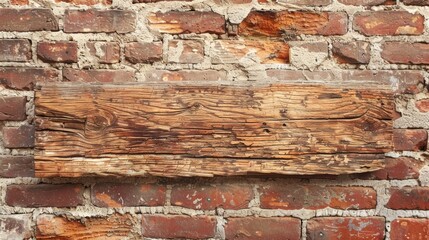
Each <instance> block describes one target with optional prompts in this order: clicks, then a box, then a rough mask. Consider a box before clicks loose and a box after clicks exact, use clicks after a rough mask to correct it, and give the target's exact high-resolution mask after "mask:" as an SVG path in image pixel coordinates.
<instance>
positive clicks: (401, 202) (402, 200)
mask: <svg viewBox="0 0 429 240" xmlns="http://www.w3.org/2000/svg"><path fill="white" fill-rule="evenodd" d="M389 192H390V199H389V202H387V204H386V207H388V208H390V209H395V210H399V209H404V210H429V201H428V199H429V187H404V188H391V189H390V190H389Z"/></svg>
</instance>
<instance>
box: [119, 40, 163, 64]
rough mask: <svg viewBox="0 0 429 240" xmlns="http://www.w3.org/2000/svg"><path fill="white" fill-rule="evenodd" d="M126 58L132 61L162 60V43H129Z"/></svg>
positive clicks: (149, 61) (126, 46) (150, 61)
mask: <svg viewBox="0 0 429 240" xmlns="http://www.w3.org/2000/svg"><path fill="white" fill-rule="evenodd" d="M125 59H127V60H128V61H129V62H131V63H153V62H157V61H160V60H162V43H161V42H155V43H138V42H133V43H127V44H126V45H125Z"/></svg>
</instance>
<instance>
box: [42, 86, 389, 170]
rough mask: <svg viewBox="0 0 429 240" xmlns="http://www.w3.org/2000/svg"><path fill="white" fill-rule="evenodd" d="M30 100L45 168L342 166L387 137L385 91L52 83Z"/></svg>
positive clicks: (367, 154)
mask: <svg viewBox="0 0 429 240" xmlns="http://www.w3.org/2000/svg"><path fill="white" fill-rule="evenodd" d="M35 102H36V153H35V161H36V174H37V175H38V176H41V177H46V176H76V177H77V176H82V175H140V176H141V175H159V176H213V175H243V174H247V173H280V174H342V173H352V172H364V171H373V170H376V169H378V168H380V167H382V165H383V159H384V157H383V153H385V152H388V151H390V150H391V146H392V143H391V141H392V139H391V138H392V111H393V97H392V94H391V93H389V92H387V91H384V90H368V89H366V90H364V89H338V88H333V87H326V86H306V85H273V86H259V87H238V86H222V87H214V86H205V87H202V86H169V87H166V86H164V87H162V86H142V85H88V84H86V85H85V84H84V85H77V86H76V85H67V84H58V85H51V86H43V87H42V88H41V89H40V90H38V91H37V92H36V101H35ZM80 165H81V166H80Z"/></svg>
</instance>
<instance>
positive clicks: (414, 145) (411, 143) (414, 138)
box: [393, 129, 428, 151]
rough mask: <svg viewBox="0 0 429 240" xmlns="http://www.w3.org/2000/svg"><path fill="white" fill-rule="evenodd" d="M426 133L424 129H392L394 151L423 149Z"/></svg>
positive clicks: (426, 138) (426, 137)
mask: <svg viewBox="0 0 429 240" xmlns="http://www.w3.org/2000/svg"><path fill="white" fill-rule="evenodd" d="M427 141H428V133H427V131H426V130H424V129H394V130H393V148H394V150H396V151H419V150H421V151H424V150H426V148H427Z"/></svg>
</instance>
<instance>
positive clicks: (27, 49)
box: [0, 23, 32, 62]
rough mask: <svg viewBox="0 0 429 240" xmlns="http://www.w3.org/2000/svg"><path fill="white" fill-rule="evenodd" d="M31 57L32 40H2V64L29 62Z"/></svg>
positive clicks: (0, 57) (0, 56)
mask: <svg viewBox="0 0 429 240" xmlns="http://www.w3.org/2000/svg"><path fill="white" fill-rule="evenodd" d="M0 24H1V23H0ZM31 56H32V54H31V42H30V40H27V39H0V62H27V61H29V60H31Z"/></svg>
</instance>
